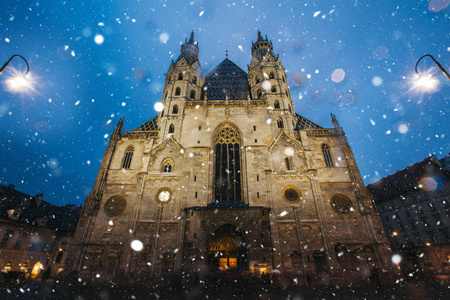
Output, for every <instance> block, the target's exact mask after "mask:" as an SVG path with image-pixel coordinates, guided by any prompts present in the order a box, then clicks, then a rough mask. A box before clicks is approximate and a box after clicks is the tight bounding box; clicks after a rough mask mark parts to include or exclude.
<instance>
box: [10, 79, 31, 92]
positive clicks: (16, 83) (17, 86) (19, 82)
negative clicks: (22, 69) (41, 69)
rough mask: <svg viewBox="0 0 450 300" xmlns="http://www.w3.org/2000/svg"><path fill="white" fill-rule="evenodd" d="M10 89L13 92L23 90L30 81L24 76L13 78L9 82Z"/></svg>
mask: <svg viewBox="0 0 450 300" xmlns="http://www.w3.org/2000/svg"><path fill="white" fill-rule="evenodd" d="M7 83H8V85H9V87H10V88H11V89H13V90H19V91H20V90H22V89H24V88H26V87H27V86H28V81H27V79H26V78H25V77H23V76H17V77H13V78H11V79H8V80H7Z"/></svg>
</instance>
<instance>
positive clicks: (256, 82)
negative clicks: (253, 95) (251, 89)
mask: <svg viewBox="0 0 450 300" xmlns="http://www.w3.org/2000/svg"><path fill="white" fill-rule="evenodd" d="M259 82H260V80H259V76H256V78H255V84H258V83H259Z"/></svg>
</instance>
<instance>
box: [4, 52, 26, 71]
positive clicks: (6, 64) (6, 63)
mask: <svg viewBox="0 0 450 300" xmlns="http://www.w3.org/2000/svg"><path fill="white" fill-rule="evenodd" d="M16 56H17V57H20V58H21V59H23V60H24V61H25V63H26V64H27V72H26V73H25V74H24V76H25V75H27V74H28V72H30V65H29V64H28V62H27V60H26V59H25V58H24V57H23V56H22V55H19V54H14V55H13V56H11V58H10V59H9V60H8V61H7V62H5V64H4V65H3V66H2V68H1V69H0V74H2V72H3V70H5V69H6V67H7V66H8V65H9V63H10V62H11V61H12V60H13V58H14V57H16Z"/></svg>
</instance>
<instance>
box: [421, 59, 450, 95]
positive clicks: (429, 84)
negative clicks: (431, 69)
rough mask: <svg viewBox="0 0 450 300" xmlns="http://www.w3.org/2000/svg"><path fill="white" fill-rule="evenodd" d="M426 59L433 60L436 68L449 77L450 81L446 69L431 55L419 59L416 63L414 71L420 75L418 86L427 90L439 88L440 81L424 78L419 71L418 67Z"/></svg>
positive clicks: (449, 76) (429, 77)
mask: <svg viewBox="0 0 450 300" xmlns="http://www.w3.org/2000/svg"><path fill="white" fill-rule="evenodd" d="M424 57H429V58H431V59H432V60H433V62H434V63H435V64H436V66H437V67H438V68H439V70H441V72H442V73H443V74H444V75H445V77H447V79H448V80H450V74H448V72H447V71H446V70H445V69H444V67H443V66H442V65H441V64H440V63H439V62H438V61H437V60H436V59H435V58H434V57H433V56H432V55H430V54H425V55H423V56H422V57H421V58H419V59H418V60H417V62H416V66H415V68H414V70H415V71H416V74H417V75H419V77H418V80H417V83H416V85H417V86H420V87H422V88H423V89H425V90H428V91H429V90H430V89H431V90H434V89H436V88H437V86H438V83H439V81H438V80H436V79H431V76H422V75H420V74H419V72H418V71H417V65H418V64H419V62H420V61H421V60H422V58H424Z"/></svg>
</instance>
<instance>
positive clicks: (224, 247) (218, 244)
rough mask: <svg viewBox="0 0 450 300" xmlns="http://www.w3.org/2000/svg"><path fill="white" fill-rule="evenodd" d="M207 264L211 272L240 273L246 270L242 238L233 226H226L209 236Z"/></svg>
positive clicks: (244, 248)
mask: <svg viewBox="0 0 450 300" xmlns="http://www.w3.org/2000/svg"><path fill="white" fill-rule="evenodd" d="M208 263H209V270H210V271H211V272H218V271H220V272H227V271H233V270H234V271H238V272H242V271H245V270H247V269H248V262H247V250H246V247H245V242H244V238H243V236H242V233H241V232H240V231H239V230H238V229H237V228H236V227H235V226H233V225H231V224H226V225H223V226H221V227H219V228H218V229H217V230H216V231H215V232H214V233H213V234H211V237H210V239H209V256H208Z"/></svg>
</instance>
